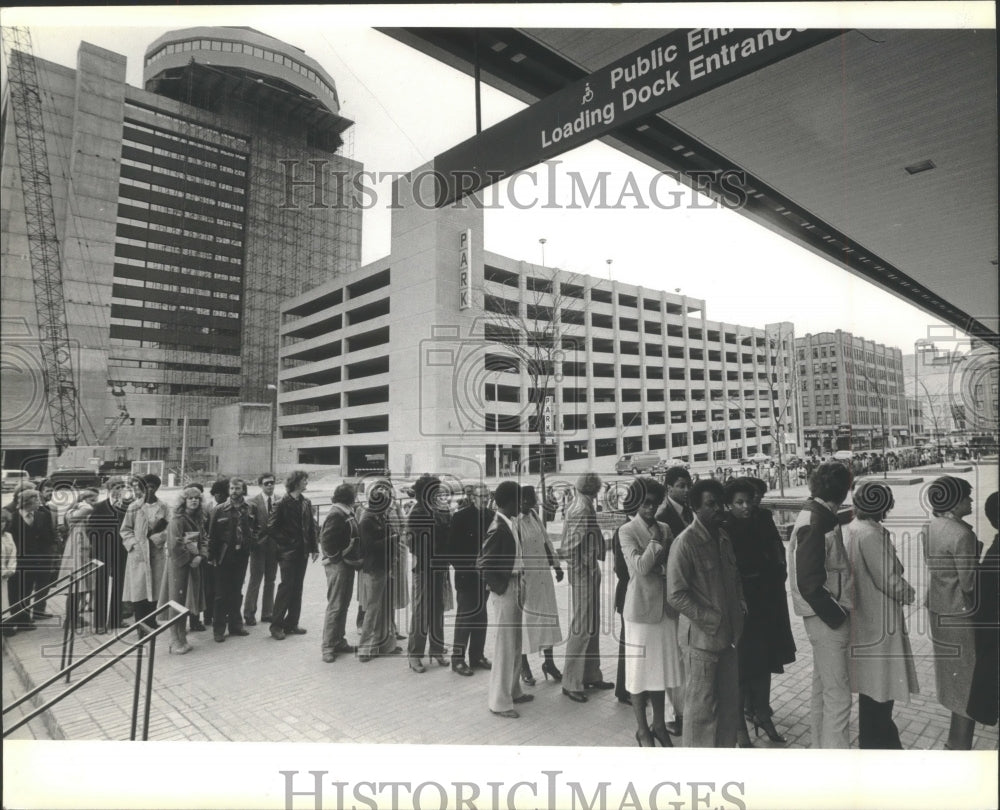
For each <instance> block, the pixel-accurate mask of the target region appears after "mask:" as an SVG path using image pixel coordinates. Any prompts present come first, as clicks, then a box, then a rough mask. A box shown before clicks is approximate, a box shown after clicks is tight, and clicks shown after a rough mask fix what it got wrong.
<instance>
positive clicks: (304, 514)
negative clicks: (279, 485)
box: [267, 470, 319, 641]
mask: <svg viewBox="0 0 1000 810" xmlns="http://www.w3.org/2000/svg"><path fill="white" fill-rule="evenodd" d="M308 484H309V474H308V473H307V472H305V471H304V470H293V471H292V472H291V473H289V474H288V478H286V479H285V495H284V497H283V498H282V499H281V500H280V501H278V504H277V506H276V507H275V509H274V511H273V512H272V513H271V517H270V518H269V519H268V522H267V534H268V537H269V538H270V539H271V540H272V542H273V543H274V551H275V556H276V557H277V560H278V569H279V570H280V571H281V582H280V583H279V584H278V592H277V593H276V594H275V597H274V610H273V612H272V614H271V636H272V637H273V638H274V639H276V640H277V641H282V640H283V639H284V638H285V635H286V634H292V635H303V634H304V633H305V632H306V630H305V628H304V627H299V616H300V615H301V613H302V583H303V582H304V581H305V578H306V565H307V564H308V560H309V559H311V560H312V561H313V562H316V559H317V558H318V557H319V542H318V535H319V532H318V531H317V528H316V518H315V517H314V515H313V507H312V503H311V502H310V500H309V499H308V498H307V497H306V496H305V494H304V493H305V491H306V486H307V485H308ZM306 555H308V558H307V556H306Z"/></svg>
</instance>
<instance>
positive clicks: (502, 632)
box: [477, 481, 534, 719]
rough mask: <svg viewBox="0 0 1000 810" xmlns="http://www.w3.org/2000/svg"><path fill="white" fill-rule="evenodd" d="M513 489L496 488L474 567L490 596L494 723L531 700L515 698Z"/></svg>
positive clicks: (518, 591) (517, 567) (517, 579)
mask: <svg viewBox="0 0 1000 810" xmlns="http://www.w3.org/2000/svg"><path fill="white" fill-rule="evenodd" d="M517 497H518V486H517V484H516V483H515V482H514V481H501V482H500V484H499V485H498V486H497V489H496V494H495V495H494V498H495V499H496V505H497V512H496V517H495V518H494V519H493V522H492V523H491V524H490V527H489V529H488V530H487V532H486V539H485V540H484V542H483V550H482V552H481V553H480V555H479V559H478V561H477V567H478V568H479V570H481V571H482V572H483V579H485V580H486V585H487V587H488V588H489V590H490V612H491V613H492V614H493V625H494V626H495V627H496V630H497V634H496V647H495V648H494V652H493V669H492V671H491V672H490V686H489V699H488V702H489V707H490V711H491V712H493V714H495V715H498V716H500V717H509V718H512V719H513V718H517V717H520V715H519V714H518V713H517V710H516V709H515V708H514V704H515V703H527V702H528V701H530V700H534V695H526V694H524V693H523V692H521V681H520V678H519V677H518V676H519V675H520V672H521V625H522V622H523V616H522V612H521V605H522V602H523V592H522V591H523V586H524V559H523V557H522V556H521V542H520V539H519V538H518V536H517V528H516V526H515V524H514V518H515V516H516V515H517V511H518V509H517Z"/></svg>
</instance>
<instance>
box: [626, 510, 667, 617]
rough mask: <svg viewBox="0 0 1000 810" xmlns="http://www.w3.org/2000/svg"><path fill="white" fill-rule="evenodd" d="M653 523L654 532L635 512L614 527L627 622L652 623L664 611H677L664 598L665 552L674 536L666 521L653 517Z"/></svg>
mask: <svg viewBox="0 0 1000 810" xmlns="http://www.w3.org/2000/svg"><path fill="white" fill-rule="evenodd" d="M655 526H656V529H658V530H659V531H658V532H657V531H656V529H654V528H653V527H651V526H648V525H647V524H646V521H644V520H643V519H642V518H641V517H639V516H638V515H636V516H635V517H634V518H632V520H630V521H629V522H628V523H626V524H625V525H624V526H622V527H621V528H620V529H618V541H619V543H620V544H621V547H622V556H623V557H624V558H625V565H626V566H628V575H629V580H628V590H627V591H626V592H625V606H624V608H623V609H622V618H624V619H625V621H628V622H638V623H639V624H656V623H658V622H659V621H660V620H661V619H662V618H663V616H664V615H668V616H671V617H676V615H677V614H676V612H675V611H674V610H673V608H671V607H670V605H669V603H668V602H667V569H666V563H667V552H668V551H669V549H670V544H671V543H672V542H673V539H674V536H673V534H672V533H671V531H670V527H669V526H667V524H666V523H660V522H659V521H657V522H656V524H655ZM654 540H658V545H654V544H653V541H654Z"/></svg>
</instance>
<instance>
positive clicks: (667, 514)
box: [656, 498, 688, 537]
mask: <svg viewBox="0 0 1000 810" xmlns="http://www.w3.org/2000/svg"><path fill="white" fill-rule="evenodd" d="M656 519H657V520H658V521H660V523H666V524H667V525H668V526H669V527H670V532H671V533H672V534H673V536H674V537H680V536H681V532H682V531H684V530H685V529H686V528H687V527H688V524H687V523H685V522H684V520H683V518H681V516H680V515H678V514H677V510H676V509H674V505H673V504H672V503H670V499H669V498H668V499H667V501H666V502H665V503H664V505H663V508H662V509H661V510H660V511H659V512H657V513H656Z"/></svg>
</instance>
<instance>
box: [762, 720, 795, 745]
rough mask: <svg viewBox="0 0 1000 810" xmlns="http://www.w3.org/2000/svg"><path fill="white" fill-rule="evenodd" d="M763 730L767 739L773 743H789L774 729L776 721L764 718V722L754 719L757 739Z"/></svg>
mask: <svg viewBox="0 0 1000 810" xmlns="http://www.w3.org/2000/svg"><path fill="white" fill-rule="evenodd" d="M761 729H763V730H764V733H765V734H766V735H767V738H768V739H769V740H770V741H771V742H773V743H782V744H784V743H787V742H788V740H786V739H785V738H784V737H782V736H781V735H780V734H779V733H778V729H776V728H775V727H774V721H773V720H771V718H770V717H767V718H764V719H763V720H758V719H754V721H753V733H754V736H755V737H759V736H760V732H761Z"/></svg>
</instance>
